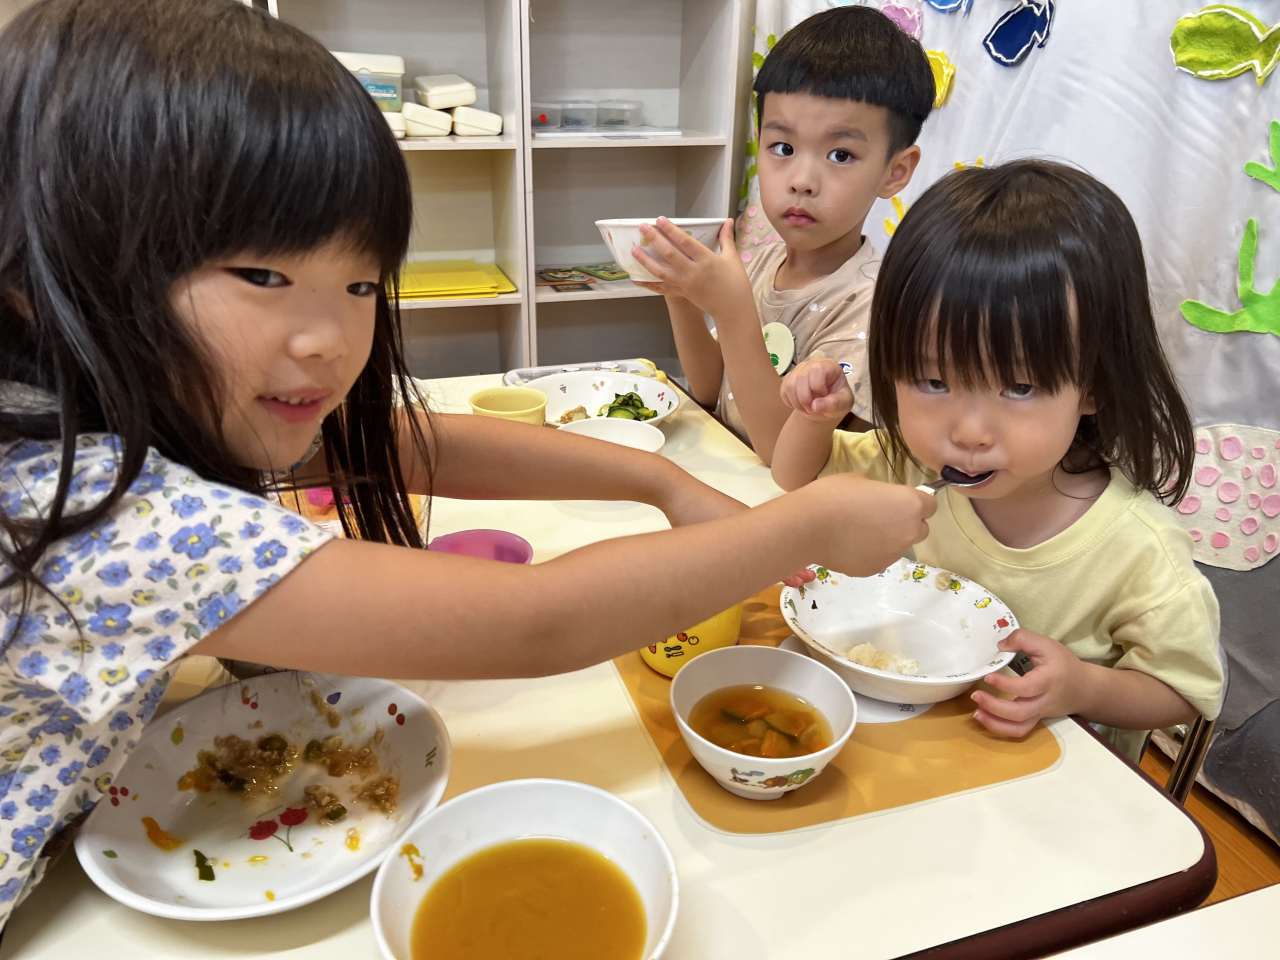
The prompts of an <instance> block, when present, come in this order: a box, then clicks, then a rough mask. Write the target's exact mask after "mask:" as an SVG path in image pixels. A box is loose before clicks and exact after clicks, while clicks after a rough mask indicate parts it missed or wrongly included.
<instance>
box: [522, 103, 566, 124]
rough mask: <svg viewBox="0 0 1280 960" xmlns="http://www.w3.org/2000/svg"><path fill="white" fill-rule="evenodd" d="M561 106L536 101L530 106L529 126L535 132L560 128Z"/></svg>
mask: <svg viewBox="0 0 1280 960" xmlns="http://www.w3.org/2000/svg"><path fill="white" fill-rule="evenodd" d="M560 113H561V110H560V104H558V103H552V102H550V101H545V102H544V101H539V100H535V101H533V103H531V104H529V125H530V126H531V127H533V128H534V129H535V130H545V129H549V128H550V127H558V126H560Z"/></svg>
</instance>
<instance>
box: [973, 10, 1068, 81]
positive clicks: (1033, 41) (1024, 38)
mask: <svg viewBox="0 0 1280 960" xmlns="http://www.w3.org/2000/svg"><path fill="white" fill-rule="evenodd" d="M1051 26H1053V0H1018V5H1017V6H1016V7H1014V8H1013V9H1012V10H1010V11H1009V12H1008V13H1006V14H1005V15H1004V16H1003V17H1001V18H1000V19H999V20H997V21H996V25H995V26H994V27H992V28H991V32H990V33H988V34H987V36H986V38H985V39H984V40H983V41H982V45H983V46H984V47H986V48H987V53H989V54H991V59H992V60H995V61H996V62H997V63H1001V64H1004V65H1005V66H1006V67H1016V66H1017V65H1018V64H1020V63H1021V62H1022V61H1023V60H1025V59H1026V57H1027V54H1028V53H1030V52H1031V48H1032V47H1035V46H1040V47H1043V46H1044V45H1045V41H1047V40H1048V39H1049V28H1050V27H1051Z"/></svg>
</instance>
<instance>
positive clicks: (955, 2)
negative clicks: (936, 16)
mask: <svg viewBox="0 0 1280 960" xmlns="http://www.w3.org/2000/svg"><path fill="white" fill-rule="evenodd" d="M924 2H925V3H927V4H928V5H929V6H931V7H933V9H935V10H937V11H938V12H939V13H955V12H956V11H957V10H959V9H961V8H964V15H965V16H966V17H967V16H968V15H969V8H970V7H971V6H973V0H924Z"/></svg>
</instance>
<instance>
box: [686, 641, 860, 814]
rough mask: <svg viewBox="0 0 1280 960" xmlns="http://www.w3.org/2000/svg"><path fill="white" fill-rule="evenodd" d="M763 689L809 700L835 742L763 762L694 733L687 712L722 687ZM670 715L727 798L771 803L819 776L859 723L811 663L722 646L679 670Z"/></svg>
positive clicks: (837, 688) (837, 682)
mask: <svg viewBox="0 0 1280 960" xmlns="http://www.w3.org/2000/svg"><path fill="white" fill-rule="evenodd" d="M745 684H762V685H764V686H769V687H778V688H780V689H782V690H786V691H787V692H788V693H792V694H795V695H796V696H797V697H800V698H801V699H803V700H807V701H809V702H810V703H811V704H813V705H814V706H815V707H817V708H818V709H819V710H820V711H822V714H823V716H825V717H826V718H827V721H828V722H829V723H830V724H831V734H832V736H834V737H835V742H834V743H832V744H831V746H829V747H827V749H825V750H819V751H818V752H817V753H811V754H808V755H807V756H803V757H788V758H784V759H780V760H767V759H764V758H762V757H746V756H743V755H742V754H740V753H734V752H733V751H732V750H726V749H724V748H723V747H717V746H716V745H715V744H714V743H712V742H711V741H710V740H706V739H704V738H702V737H700V736H698V734H696V733H694V732H693V729H692V728H691V727H690V726H689V723H688V720H689V713H690V712H691V711H692V710H693V708H694V707H695V706H696V705H697V703H698V701H699V700H701V699H702V698H703V697H705V696H706V695H707V694H709V693H712V692H713V691H716V690H722V689H724V688H725V687H736V686H741V685H745ZM671 712H672V713H673V714H674V715H675V718H676V723H677V724H678V725H679V727H680V735H681V736H682V737H684V742H685V744H686V745H688V747H689V751H690V752H691V753H692V754H693V756H694V759H695V760H697V761H698V763H700V764H702V768H703V769H704V770H706V771H707V773H709V774H711V776H712V777H714V778H715V781H716V783H718V784H720V786H722V787H724V788H725V789H726V790H728V791H729V792H730V793H734V794H737V795H738V796H740V797H746V798H748V799H750V800H776V799H777V798H778V797H780V796H782V795H783V794H784V793H787V792H789V791H791V790H796V789H798V788H799V787H801V786H803V785H804V784H806V783H808V782H809V781H810V780H812V779H813V778H814V777H816V776H818V775H819V774H820V773H822V771H823V769H824V768H825V767H826V765H827V764H828V763H830V762H831V759H832V758H833V757H835V755H836V754H837V753H839V752H840V748H841V747H843V746H844V744H845V741H846V740H848V739H849V734H851V733H853V728H854V726H855V724H856V723H857V720H858V706H857V703H856V702H855V701H854V699H853V695H852V694H850V693H849V688H848V687H847V686H846V685H845V684H844V682H843V681H842V680H841V679H840V678H839V677H838V676H836V675H835V674H834V673H833V672H832V671H831V670H828V669H827V668H826V667H824V666H823V665H822V664H820V663H818V662H817V661H816V660H811V659H809V658H808V657H805V656H801V655H800V654H798V653H791V652H790V651H789V650H778V649H775V648H774V647H723V648H721V649H719V650H710V651H708V652H707V653H704V654H702V655H700V656H699V657H698V658H697V659H696V660H691V661H689V662H688V663H686V664H685V665H684V666H683V667H681V668H680V672H679V673H677V674H676V675H675V679H674V680H672V681H671Z"/></svg>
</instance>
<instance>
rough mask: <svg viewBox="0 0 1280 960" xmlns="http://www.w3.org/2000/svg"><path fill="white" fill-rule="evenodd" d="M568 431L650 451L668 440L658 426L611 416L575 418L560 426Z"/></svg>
mask: <svg viewBox="0 0 1280 960" xmlns="http://www.w3.org/2000/svg"><path fill="white" fill-rule="evenodd" d="M560 429H561V430H564V431H565V432H566V433H579V434H581V435H582V436H584V437H594V438H595V439H596V440H608V441H609V442H610V443H619V444H621V445H622V446H624V447H634V448H635V449H636V450H644V451H646V452H648V453H657V452H658V451H659V450H661V449H662V445H663V444H664V443H666V442H667V437H666V434H664V433H663V432H662V431H661V430H659V429H658V428H657V427H651V426H649V424H647V423H641V422H640V421H639V420H613V419H610V418H609V417H592V418H591V419H590V420H575V421H573V422H572V423H566V424H564V425H563V426H561V427H560Z"/></svg>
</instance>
